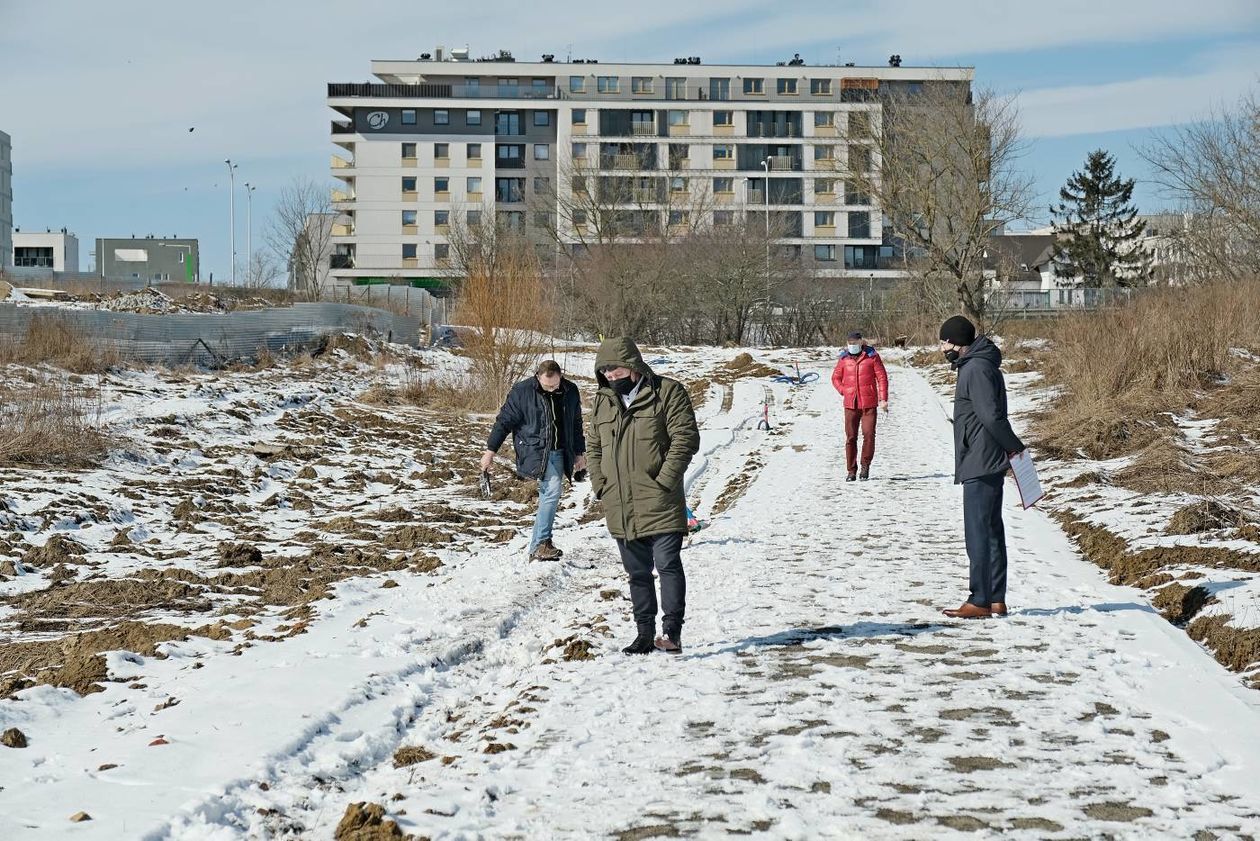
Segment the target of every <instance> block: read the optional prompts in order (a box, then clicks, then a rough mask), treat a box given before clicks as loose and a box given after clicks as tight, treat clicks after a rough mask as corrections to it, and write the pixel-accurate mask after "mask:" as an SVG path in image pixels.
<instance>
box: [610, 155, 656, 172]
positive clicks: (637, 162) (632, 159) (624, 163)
mask: <svg viewBox="0 0 1260 841" xmlns="http://www.w3.org/2000/svg"><path fill="white" fill-rule="evenodd" d="M645 163H646V162H645V161H643V160H642V159H641V158H639V156H638V155H601V156H600V158H599V165H600V168H601V169H644V168H645Z"/></svg>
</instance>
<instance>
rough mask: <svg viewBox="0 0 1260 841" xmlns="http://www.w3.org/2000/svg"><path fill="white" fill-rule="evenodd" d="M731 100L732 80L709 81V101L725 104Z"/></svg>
mask: <svg viewBox="0 0 1260 841" xmlns="http://www.w3.org/2000/svg"><path fill="white" fill-rule="evenodd" d="M730 98H731V80H730V79H710V80H709V99H712V100H714V101H716V102H725V101H726V100H728V99H730Z"/></svg>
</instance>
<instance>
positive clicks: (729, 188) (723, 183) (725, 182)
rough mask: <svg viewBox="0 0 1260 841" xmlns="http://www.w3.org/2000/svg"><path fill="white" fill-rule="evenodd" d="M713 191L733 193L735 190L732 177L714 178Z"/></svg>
mask: <svg viewBox="0 0 1260 841" xmlns="http://www.w3.org/2000/svg"><path fill="white" fill-rule="evenodd" d="M713 192H715V193H733V192H735V179H734V178H714V179H713Z"/></svg>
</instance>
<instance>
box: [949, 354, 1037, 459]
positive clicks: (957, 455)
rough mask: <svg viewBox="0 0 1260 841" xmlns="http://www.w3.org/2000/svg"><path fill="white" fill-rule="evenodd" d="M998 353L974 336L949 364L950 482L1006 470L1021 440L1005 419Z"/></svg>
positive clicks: (1003, 385) (1019, 450)
mask: <svg viewBox="0 0 1260 841" xmlns="http://www.w3.org/2000/svg"><path fill="white" fill-rule="evenodd" d="M1001 364H1002V351H1000V350H998V346H997V345H995V344H993V342H992V341H990V340H989V337H988V336H978V337H976V340H975V341H974V342H972V343H971V346H970V347H968V348H967V352H966V353H964V354H963V355H962V356H960V357H958V359H957V360H956V361H955V362H954V364H953V368H954V370H955V371H957V372H958V384H957V385H956V386H955V388H954V482H955V483H961V482H966V481H967V480H969V479H978V478H980V477H981V476H992V475H993V474H995V473H1005V472H1006V471H1007V469H1008V468H1009V467H1010V453H1018V452H1022V451H1023V449H1024V443H1023V442H1022V441H1020V440H1019V437H1018V436H1017V435H1016V434H1015V430H1013V429H1011V423H1010V421H1009V420H1007V417H1006V381H1005V380H1004V379H1003V377H1002V371H1001V369H1000V368H999V366H1000V365H1001Z"/></svg>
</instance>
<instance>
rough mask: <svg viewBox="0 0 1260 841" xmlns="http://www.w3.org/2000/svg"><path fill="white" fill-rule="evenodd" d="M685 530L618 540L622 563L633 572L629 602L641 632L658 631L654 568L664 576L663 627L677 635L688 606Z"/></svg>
mask: <svg viewBox="0 0 1260 841" xmlns="http://www.w3.org/2000/svg"><path fill="white" fill-rule="evenodd" d="M682 543H683V533H682V532H671V533H669V534H654V535H652V536H650V537H642V538H639V539H638V540H618V541H617V549H618V550H619V551H620V552H621V565H622V566H624V567H625V568H626V572H627V573H628V574H629V575H630V602H631V604H633V605H634V624H636V625H638V626H639V630H640V632H643V631H650V632H653V633H655V631H656V584H655V582H653V581H652V568H653V567H655V568H656V571H657V573H659V574H660V576H661V609H662V611H663V612H664V614H665V615H664V618H662V620H661V629H662V630H663V631H664V632H665V634H666V635H669V636H676V635H677V634H678V633H679V632H680V631H681V630H682V625H683V614H684V613H685V612H686V610H687V577H686V576H685V575H684V574H683V565H682Z"/></svg>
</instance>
